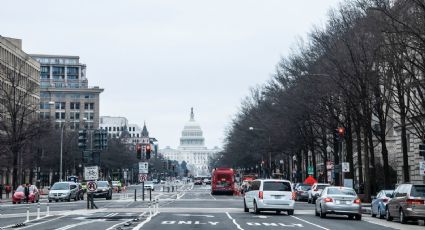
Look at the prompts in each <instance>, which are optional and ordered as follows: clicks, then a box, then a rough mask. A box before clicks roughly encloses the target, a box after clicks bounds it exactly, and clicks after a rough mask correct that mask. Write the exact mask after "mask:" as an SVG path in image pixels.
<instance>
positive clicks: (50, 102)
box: [49, 101, 66, 181]
mask: <svg viewBox="0 0 425 230" xmlns="http://www.w3.org/2000/svg"><path fill="white" fill-rule="evenodd" d="M49 105H50V106H53V105H55V102H54V101H49ZM65 124H66V123H65V122H61V143H60V160H59V180H60V181H63V178H62V175H63V172H62V170H63V168H62V158H63V129H64V127H65Z"/></svg>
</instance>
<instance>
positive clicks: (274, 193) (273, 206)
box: [243, 179, 295, 215]
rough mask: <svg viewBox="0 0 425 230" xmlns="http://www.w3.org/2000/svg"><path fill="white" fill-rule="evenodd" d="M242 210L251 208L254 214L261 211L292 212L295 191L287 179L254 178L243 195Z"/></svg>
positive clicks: (246, 210) (290, 213) (289, 213)
mask: <svg viewBox="0 0 425 230" xmlns="http://www.w3.org/2000/svg"><path fill="white" fill-rule="evenodd" d="M243 202H244V211H245V212H249V209H253V210H254V213H255V214H259V213H260V212H261V211H276V213H277V214H279V213H280V212H281V211H286V212H287V213H288V215H293V214H294V207H295V193H294V192H293V189H292V184H291V182H290V181H288V180H274V179H267V180H260V179H259V180H254V181H253V182H252V184H251V186H250V187H249V189H248V190H247V192H246V193H245V196H244V200H243Z"/></svg>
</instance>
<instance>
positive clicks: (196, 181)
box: [193, 178, 202, 185]
mask: <svg viewBox="0 0 425 230" xmlns="http://www.w3.org/2000/svg"><path fill="white" fill-rule="evenodd" d="M193 183H194V184H195V185H202V178H195V180H194V182H193Z"/></svg>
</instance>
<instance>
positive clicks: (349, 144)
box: [345, 106, 354, 179]
mask: <svg viewBox="0 0 425 230" xmlns="http://www.w3.org/2000/svg"><path fill="white" fill-rule="evenodd" d="M347 107H348V106H347ZM347 114H348V116H347V128H346V130H345V143H346V149H347V155H346V161H347V162H348V163H349V164H350V172H348V173H347V174H346V178H350V179H354V162H353V134H352V127H351V116H352V115H351V109H350V108H347Z"/></svg>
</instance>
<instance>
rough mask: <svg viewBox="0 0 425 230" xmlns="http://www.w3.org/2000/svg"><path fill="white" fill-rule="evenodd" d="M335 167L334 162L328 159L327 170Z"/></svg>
mask: <svg viewBox="0 0 425 230" xmlns="http://www.w3.org/2000/svg"><path fill="white" fill-rule="evenodd" d="M333 168H334V163H333V161H327V162H326V169H327V170H332V169H333Z"/></svg>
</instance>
